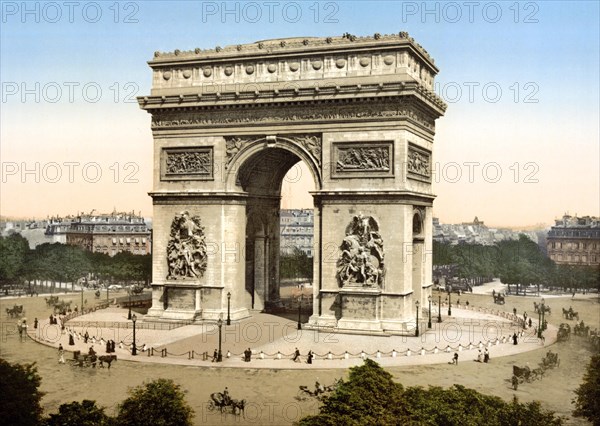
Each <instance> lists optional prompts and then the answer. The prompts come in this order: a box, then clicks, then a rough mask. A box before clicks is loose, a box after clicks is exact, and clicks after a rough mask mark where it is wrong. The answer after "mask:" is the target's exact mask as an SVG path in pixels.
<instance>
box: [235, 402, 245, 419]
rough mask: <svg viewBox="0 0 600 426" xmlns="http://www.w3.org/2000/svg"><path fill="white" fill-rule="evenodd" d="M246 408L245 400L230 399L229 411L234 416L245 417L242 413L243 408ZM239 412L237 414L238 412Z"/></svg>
mask: <svg viewBox="0 0 600 426" xmlns="http://www.w3.org/2000/svg"><path fill="white" fill-rule="evenodd" d="M245 407H246V400H245V399H232V400H231V409H232V411H233V414H235V415H238V416H239V415H240V414H241V415H242V417H245V413H244V408H245ZM238 410H239V412H238Z"/></svg>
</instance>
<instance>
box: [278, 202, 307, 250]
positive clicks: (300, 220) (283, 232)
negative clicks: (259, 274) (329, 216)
mask: <svg viewBox="0 0 600 426" xmlns="http://www.w3.org/2000/svg"><path fill="white" fill-rule="evenodd" d="M314 218H315V214H314V210H313V209H285V210H284V209H281V213H280V216H279V220H280V222H279V223H280V228H279V231H280V239H281V243H280V252H281V254H292V253H293V252H294V249H295V248H298V249H300V250H302V251H303V252H304V253H306V255H307V256H308V257H313V251H314V224H315V219H314Z"/></svg>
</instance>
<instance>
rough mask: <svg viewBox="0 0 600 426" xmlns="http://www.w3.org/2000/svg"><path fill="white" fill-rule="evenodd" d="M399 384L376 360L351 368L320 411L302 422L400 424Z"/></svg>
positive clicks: (311, 423) (400, 400)
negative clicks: (345, 379)
mask: <svg viewBox="0 0 600 426" xmlns="http://www.w3.org/2000/svg"><path fill="white" fill-rule="evenodd" d="M401 406H402V385H400V384H399V383H395V382H394V381H393V380H392V375H391V374H390V373H388V372H387V371H385V370H384V369H383V368H381V367H380V366H379V364H377V363H376V362H375V361H372V360H370V359H366V360H365V362H364V364H363V365H361V366H358V367H352V368H350V375H349V378H348V381H342V382H341V383H339V384H338V387H337V389H336V391H335V392H334V393H333V394H332V395H331V396H329V397H327V398H325V400H324V403H323V406H322V407H321V410H320V413H319V414H317V415H315V416H308V417H305V418H303V419H301V421H300V425H302V426H313V425H314V426H317V425H327V426H328V425H332V426H333V425H356V426H359V425H365V424H402V423H404V422H401V421H400V417H402V416H400V414H401V412H400V407H401Z"/></svg>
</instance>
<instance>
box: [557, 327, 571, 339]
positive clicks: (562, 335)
mask: <svg viewBox="0 0 600 426" xmlns="http://www.w3.org/2000/svg"><path fill="white" fill-rule="evenodd" d="M570 336H571V326H570V325H569V324H566V323H562V324H561V325H560V326H559V327H558V333H557V335H556V340H558V341H559V342H564V341H567V340H569V337H570Z"/></svg>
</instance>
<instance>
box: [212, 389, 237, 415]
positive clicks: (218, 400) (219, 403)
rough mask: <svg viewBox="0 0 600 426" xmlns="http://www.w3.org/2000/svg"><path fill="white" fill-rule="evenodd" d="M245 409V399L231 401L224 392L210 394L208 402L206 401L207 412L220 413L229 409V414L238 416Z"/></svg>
mask: <svg viewBox="0 0 600 426" xmlns="http://www.w3.org/2000/svg"><path fill="white" fill-rule="evenodd" d="M245 407H246V400H245V399H232V398H230V397H229V394H228V393H226V392H213V393H211V394H210V401H208V410H209V411H215V410H217V409H218V410H219V411H220V412H221V413H224V412H226V411H227V409H228V408H231V413H232V414H236V415H240V414H242V413H244V408H245Z"/></svg>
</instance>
